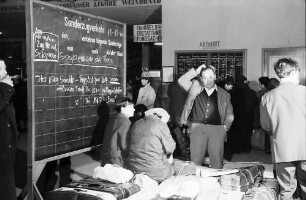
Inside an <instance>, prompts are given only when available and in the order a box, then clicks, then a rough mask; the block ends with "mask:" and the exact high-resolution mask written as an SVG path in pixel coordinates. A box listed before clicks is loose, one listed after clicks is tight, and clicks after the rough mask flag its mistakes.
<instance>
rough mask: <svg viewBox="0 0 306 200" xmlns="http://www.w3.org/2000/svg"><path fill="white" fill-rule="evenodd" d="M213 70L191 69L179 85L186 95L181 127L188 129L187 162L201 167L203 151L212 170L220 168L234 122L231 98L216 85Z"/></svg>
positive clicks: (180, 79) (207, 68) (203, 67)
mask: <svg viewBox="0 0 306 200" xmlns="http://www.w3.org/2000/svg"><path fill="white" fill-rule="evenodd" d="M215 81H216V72H215V68H214V67H213V66H208V67H206V66H205V65H204V64H203V65H201V66H199V67H198V68H197V69H193V68H192V69H190V70H189V71H188V72H186V73H185V74H184V75H182V76H181V77H180V78H179V80H178V83H179V84H180V86H181V87H182V88H183V89H184V90H185V91H187V92H188V96H187V99H186V103H185V105H184V109H183V112H182V115H181V120H180V123H181V124H182V125H189V127H190V159H191V161H192V162H195V163H196V164H198V165H202V163H203V161H204V156H205V153H206V151H208V154H209V158H210V165H211V167H212V168H216V169H220V168H223V154H224V141H225V137H226V132H227V130H229V128H230V126H231V124H232V122H233V120H234V114H233V108H232V104H231V101H230V94H229V93H228V92H226V91H225V90H224V89H222V88H221V87H218V86H217V85H216V84H215Z"/></svg>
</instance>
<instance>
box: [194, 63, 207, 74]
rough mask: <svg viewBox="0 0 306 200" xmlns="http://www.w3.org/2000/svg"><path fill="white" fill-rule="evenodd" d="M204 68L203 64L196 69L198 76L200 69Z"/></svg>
mask: <svg viewBox="0 0 306 200" xmlns="http://www.w3.org/2000/svg"><path fill="white" fill-rule="evenodd" d="M205 68H206V65H205V64H202V65H200V66H199V67H198V68H197V69H196V71H197V73H198V74H200V73H201V71H202V69H205Z"/></svg>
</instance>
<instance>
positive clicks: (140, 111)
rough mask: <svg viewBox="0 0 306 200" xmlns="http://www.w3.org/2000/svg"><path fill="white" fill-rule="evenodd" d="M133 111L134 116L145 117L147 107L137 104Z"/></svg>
mask: <svg viewBox="0 0 306 200" xmlns="http://www.w3.org/2000/svg"><path fill="white" fill-rule="evenodd" d="M134 108H135V111H134V117H137V118H143V117H145V112H146V111H147V110H148V108H147V107H146V106H145V105H144V104H137V105H136V106H135V107H134Z"/></svg>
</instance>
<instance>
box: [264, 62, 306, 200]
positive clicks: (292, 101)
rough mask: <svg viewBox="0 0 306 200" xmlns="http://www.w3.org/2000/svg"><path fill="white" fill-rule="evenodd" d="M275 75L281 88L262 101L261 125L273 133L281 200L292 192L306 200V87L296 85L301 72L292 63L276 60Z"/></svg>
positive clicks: (267, 95) (274, 155)
mask: <svg viewBox="0 0 306 200" xmlns="http://www.w3.org/2000/svg"><path fill="white" fill-rule="evenodd" d="M274 71H275V73H276V74H277V76H278V77H279V78H280V85H279V86H278V87H276V88H274V89H273V90H271V91H268V92H267V93H265V94H264V96H263V97H262V99H261V105H260V124H261V127H262V128H263V129H264V130H265V131H267V132H270V133H272V137H273V142H272V161H273V163H275V168H276V176H277V180H278V182H279V184H280V199H281V200H289V199H293V195H294V193H295V192H296V194H297V195H298V197H299V198H300V199H306V123H305V122H306V87H305V86H302V85H299V78H300V77H299V76H300V69H299V66H298V63H297V62H296V61H295V60H293V59H291V58H282V59H279V60H278V61H277V62H276V63H275V65H274ZM299 189H300V191H299Z"/></svg>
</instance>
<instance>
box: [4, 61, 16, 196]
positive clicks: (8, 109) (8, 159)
mask: <svg viewBox="0 0 306 200" xmlns="http://www.w3.org/2000/svg"><path fill="white" fill-rule="evenodd" d="M13 94H14V88H13V81H12V80H11V77H10V76H9V75H8V74H7V71H6V65H5V63H4V61H3V60H0V177H1V179H0V191H1V192H0V199H5V200H16V186H15V179H14V169H15V158H16V142H17V125H16V119H15V111H14V107H13V103H12V100H11V99H12V96H13Z"/></svg>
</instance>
